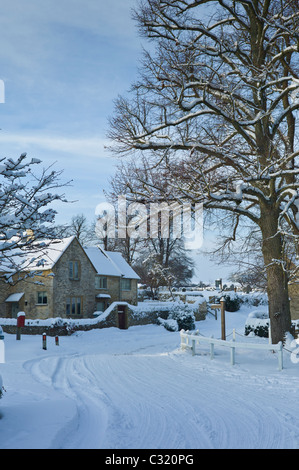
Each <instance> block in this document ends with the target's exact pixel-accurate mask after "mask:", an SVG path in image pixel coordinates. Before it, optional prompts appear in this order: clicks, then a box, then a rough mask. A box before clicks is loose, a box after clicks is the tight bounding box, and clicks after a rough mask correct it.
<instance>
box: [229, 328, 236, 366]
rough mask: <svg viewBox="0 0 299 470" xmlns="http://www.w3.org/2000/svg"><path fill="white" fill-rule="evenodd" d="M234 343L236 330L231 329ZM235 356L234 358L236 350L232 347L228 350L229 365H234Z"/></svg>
mask: <svg viewBox="0 0 299 470" xmlns="http://www.w3.org/2000/svg"><path fill="white" fill-rule="evenodd" d="M235 341H236V330H235V329H233V343H234V342H235ZM235 356H236V348H234V347H233V346H232V347H231V348H230V363H231V365H232V366H234V365H235Z"/></svg>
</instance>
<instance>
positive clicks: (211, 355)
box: [210, 336, 214, 359]
mask: <svg viewBox="0 0 299 470" xmlns="http://www.w3.org/2000/svg"><path fill="white" fill-rule="evenodd" d="M211 338H214V336H211ZM210 357H211V359H214V343H213V342H211V343H210Z"/></svg>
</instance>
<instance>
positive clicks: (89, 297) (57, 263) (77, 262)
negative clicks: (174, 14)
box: [0, 236, 138, 319]
mask: <svg viewBox="0 0 299 470" xmlns="http://www.w3.org/2000/svg"><path fill="white" fill-rule="evenodd" d="M96 250H97V251H96ZM88 251H89V250H87V249H84V248H83V247H82V246H81V244H80V243H79V241H78V240H77V238H76V237H74V236H73V237H68V238H65V239H62V240H57V241H55V242H51V243H50V244H49V245H47V247H46V248H45V249H44V250H42V251H41V252H40V253H38V254H35V255H34V257H35V260H34V263H32V264H31V266H30V265H29V267H27V268H26V271H24V272H21V273H19V274H18V276H19V277H21V280H19V281H18V282H17V283H16V284H15V285H8V284H4V283H2V284H1V286H0V316H1V317H6V318H16V316H17V313H18V312H19V311H24V312H25V314H26V318H30V319H46V318H52V317H61V318H92V317H93V315H94V312H95V311H97V310H105V309H106V308H107V307H108V305H109V304H110V303H111V302H113V301H120V300H121V298H122V295H123V296H124V297H125V298H124V299H123V300H126V301H128V302H132V303H134V302H135V303H136V301H137V279H138V276H137V275H136V273H135V272H134V271H133V270H132V268H130V266H128V265H127V263H126V262H125V260H124V259H123V258H122V257H121V255H120V254H119V253H113V254H112V253H110V254H108V253H106V252H104V251H103V250H101V249H100V248H94V249H93V251H94V252H95V253H98V252H99V253H100V254H101V259H102V261H103V263H102V265H101V263H100V259H98V260H97V259H96V257H92V256H90V253H89V254H87V253H88ZM92 258H94V259H93V260H92ZM112 258H114V260H113V259H112ZM96 261H98V262H97V264H96ZM116 261H117V262H118V264H119V265H120V266H118V264H116ZM37 264H38V266H37ZM108 268H109V269H108ZM124 268H126V271H125V269H124ZM129 273H130V275H132V276H133V277H132V279H131V278H129V277H127V274H129ZM15 276H16V275H15ZM135 282H136V294H135ZM126 287H127V289H126ZM129 287H131V289H129Z"/></svg>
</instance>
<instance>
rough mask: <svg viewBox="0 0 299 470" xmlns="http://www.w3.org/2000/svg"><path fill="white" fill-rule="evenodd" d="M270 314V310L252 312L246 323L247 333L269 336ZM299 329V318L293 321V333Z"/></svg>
mask: <svg viewBox="0 0 299 470" xmlns="http://www.w3.org/2000/svg"><path fill="white" fill-rule="evenodd" d="M269 324H270V320H269V315H268V312H266V311H262V310H257V311H254V312H251V313H250V314H249V315H248V317H247V320H246V323H245V335H246V336H248V335H254V336H259V337H261V338H268V337H269ZM298 329H299V320H293V321H292V334H293V333H294V334H295V332H296V331H297V330H298Z"/></svg>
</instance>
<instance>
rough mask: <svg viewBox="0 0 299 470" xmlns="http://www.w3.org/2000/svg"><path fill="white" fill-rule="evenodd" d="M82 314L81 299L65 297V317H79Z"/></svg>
mask: <svg viewBox="0 0 299 470" xmlns="http://www.w3.org/2000/svg"><path fill="white" fill-rule="evenodd" d="M81 312H82V298H81V297H67V298H66V311H65V313H66V315H81Z"/></svg>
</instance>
